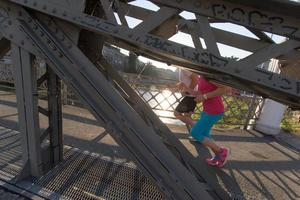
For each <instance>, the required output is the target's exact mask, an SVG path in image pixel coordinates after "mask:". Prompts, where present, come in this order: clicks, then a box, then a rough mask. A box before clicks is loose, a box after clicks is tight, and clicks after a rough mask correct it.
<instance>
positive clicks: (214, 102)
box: [198, 76, 224, 115]
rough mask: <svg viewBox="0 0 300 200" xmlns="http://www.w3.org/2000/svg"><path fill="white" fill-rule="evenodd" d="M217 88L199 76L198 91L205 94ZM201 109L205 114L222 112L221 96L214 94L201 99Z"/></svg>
mask: <svg viewBox="0 0 300 200" xmlns="http://www.w3.org/2000/svg"><path fill="white" fill-rule="evenodd" d="M215 89H217V86H216V85H215V84H213V83H211V82H209V81H207V80H206V79H205V78H203V77H201V76H199V80H198V91H199V92H200V93H201V94H205V93H208V92H211V91H214V90H215ZM203 111H204V112H206V113H207V114H211V115H217V114H221V113H223V112H224V104H223V101H222V97H221V96H216V97H213V98H209V99H207V100H204V101H203Z"/></svg>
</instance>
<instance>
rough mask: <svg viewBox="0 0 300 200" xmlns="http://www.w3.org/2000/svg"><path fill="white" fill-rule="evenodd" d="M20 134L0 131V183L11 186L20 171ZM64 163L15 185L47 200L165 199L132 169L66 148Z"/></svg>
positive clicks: (1, 129)
mask: <svg viewBox="0 0 300 200" xmlns="http://www.w3.org/2000/svg"><path fill="white" fill-rule="evenodd" d="M19 136H20V134H19V133H18V132H17V131H13V130H9V129H5V128H0V158H1V160H0V180H3V181H6V182H9V183H13V182H14V181H13V179H14V177H16V175H18V173H20V171H21V166H22V161H21V146H20V141H19ZM64 150H65V153H64V155H65V160H64V161H63V162H61V163H60V164H59V165H58V166H56V167H55V168H54V169H53V170H51V171H50V172H49V173H47V174H46V175H44V176H43V177H41V178H39V179H33V180H26V181H22V182H18V183H15V185H16V186H18V187H20V188H23V189H26V190H27V191H30V192H32V193H34V194H36V195H39V196H41V197H44V198H47V199H124V200H126V199H130V200H133V199H154V200H156V199H157V200H158V199H164V196H163V194H162V193H161V192H160V191H159V190H158V188H157V187H156V186H155V185H154V184H152V182H151V181H150V180H149V179H148V178H146V177H145V176H144V175H143V174H141V172H140V171H138V170H137V169H136V168H135V167H134V166H132V165H129V164H122V163H116V162H113V161H110V160H108V159H104V158H102V157H100V156H99V155H98V154H94V153H90V152H87V151H81V150H80V149H77V148H72V147H65V149H64Z"/></svg>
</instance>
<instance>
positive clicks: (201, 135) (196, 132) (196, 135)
mask: <svg viewBox="0 0 300 200" xmlns="http://www.w3.org/2000/svg"><path fill="white" fill-rule="evenodd" d="M191 135H192V136H193V138H195V139H196V140H197V141H199V142H202V141H203V140H204V138H205V137H206V135H205V134H204V132H202V131H199V130H197V129H194V128H192V130H191Z"/></svg>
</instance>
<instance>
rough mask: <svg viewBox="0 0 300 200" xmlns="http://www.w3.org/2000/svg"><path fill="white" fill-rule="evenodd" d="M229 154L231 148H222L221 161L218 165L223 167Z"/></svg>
mask: <svg viewBox="0 0 300 200" xmlns="http://www.w3.org/2000/svg"><path fill="white" fill-rule="evenodd" d="M229 154H230V149H228V148H221V152H220V153H219V156H220V161H219V162H218V164H217V166H218V167H220V168H221V167H223V166H224V165H225V164H226V162H227V159H228V157H229Z"/></svg>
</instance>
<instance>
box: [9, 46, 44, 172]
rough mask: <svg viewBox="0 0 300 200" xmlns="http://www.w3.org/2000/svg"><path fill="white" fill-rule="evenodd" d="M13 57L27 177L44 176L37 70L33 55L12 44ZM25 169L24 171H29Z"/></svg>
mask: <svg viewBox="0 0 300 200" xmlns="http://www.w3.org/2000/svg"><path fill="white" fill-rule="evenodd" d="M12 57H13V62H14V66H15V70H14V72H15V81H16V82H15V87H16V93H17V105H18V114H19V126H20V132H21V135H22V139H21V141H22V149H23V158H24V161H25V168H27V167H29V169H28V168H27V169H28V170H29V171H27V172H25V173H24V174H25V175H33V176H40V175H42V171H43V169H42V167H43V166H42V158H41V146H40V126H39V115H38V96H37V87H36V70H35V68H34V67H33V65H32V57H31V55H30V54H29V53H28V52H27V51H25V50H23V49H22V48H20V47H18V46H16V45H14V44H12ZM27 169H24V170H27Z"/></svg>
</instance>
